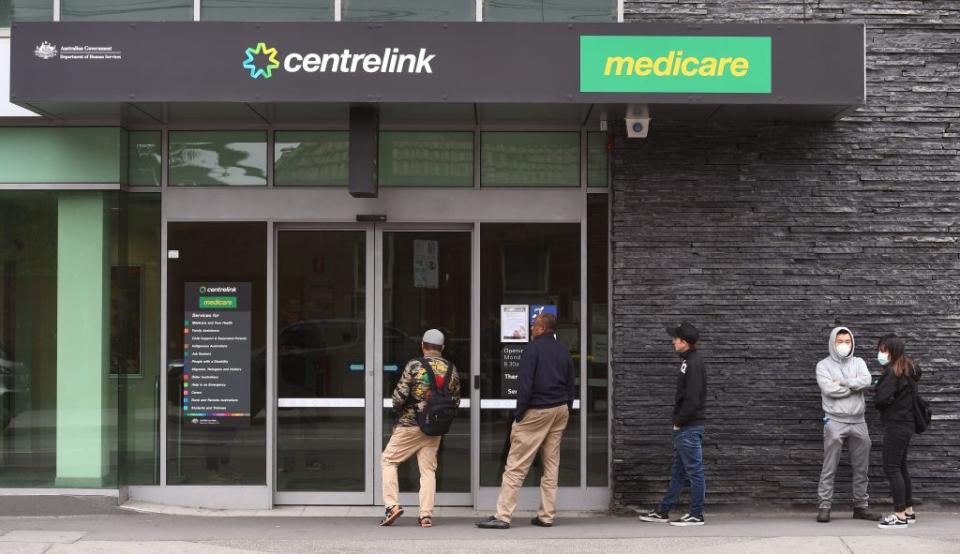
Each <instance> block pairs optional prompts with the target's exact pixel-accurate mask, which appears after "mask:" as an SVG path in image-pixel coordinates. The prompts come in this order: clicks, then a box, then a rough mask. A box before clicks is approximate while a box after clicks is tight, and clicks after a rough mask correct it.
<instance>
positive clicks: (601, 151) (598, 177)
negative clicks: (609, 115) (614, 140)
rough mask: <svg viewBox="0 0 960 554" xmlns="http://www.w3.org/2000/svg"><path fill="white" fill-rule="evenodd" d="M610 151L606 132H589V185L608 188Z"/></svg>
mask: <svg viewBox="0 0 960 554" xmlns="http://www.w3.org/2000/svg"><path fill="white" fill-rule="evenodd" d="M609 164H610V153H609V152H608V151H607V134H606V133H587V186H588V187H598V188H607V168H608V165H609Z"/></svg>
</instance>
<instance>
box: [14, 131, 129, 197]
mask: <svg viewBox="0 0 960 554" xmlns="http://www.w3.org/2000/svg"><path fill="white" fill-rule="evenodd" d="M126 150H127V149H126V134H125V133H124V132H123V131H122V130H121V129H120V128H118V127H0V183H24V184H29V183H83V184H87V183H90V184H93V183H119V182H121V181H122V180H124V179H125V175H124V174H125V171H124V168H125V166H126V159H125V158H126Z"/></svg>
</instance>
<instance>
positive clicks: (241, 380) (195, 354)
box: [181, 283, 251, 426]
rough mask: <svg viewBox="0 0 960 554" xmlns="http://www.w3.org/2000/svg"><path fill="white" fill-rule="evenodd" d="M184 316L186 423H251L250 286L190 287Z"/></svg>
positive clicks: (195, 284)
mask: <svg viewBox="0 0 960 554" xmlns="http://www.w3.org/2000/svg"><path fill="white" fill-rule="evenodd" d="M185 287H186V288H185V290H184V314H183V389H182V391H183V392H182V394H181V398H182V406H181V408H182V412H183V421H184V423H186V424H189V425H228V426H238V425H249V423H250V365H251V363H250V361H251V359H250V320H251V316H250V307H251V306H250V303H251V293H250V283H187V284H186V285H185Z"/></svg>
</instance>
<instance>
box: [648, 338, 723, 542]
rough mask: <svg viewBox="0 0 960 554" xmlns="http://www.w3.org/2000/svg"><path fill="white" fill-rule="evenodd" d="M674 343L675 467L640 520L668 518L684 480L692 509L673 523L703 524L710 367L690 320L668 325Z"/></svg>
mask: <svg viewBox="0 0 960 554" xmlns="http://www.w3.org/2000/svg"><path fill="white" fill-rule="evenodd" d="M667 334H669V335H670V336H671V337H672V338H673V347H674V349H675V350H676V351H677V353H678V354H680V357H681V358H683V363H682V364H680V373H679V374H678V375H677V394H676V397H675V399H674V405H673V469H672V472H671V476H670V487H669V488H668V489H667V494H666V495H664V497H663V500H662V501H661V502H660V506H658V507H657V509H655V510H652V511H650V512H648V513H646V514H643V515H641V516H640V521H648V522H665V521H668V520H669V517H670V508H672V507H673V505H674V504H676V502H677V500H678V499H679V497H680V489H681V488H682V487H683V483H684V481H687V482H689V483H690V510H689V511H688V512H687V513H686V514H684V515H683V517H681V518H679V519H675V520H673V521H671V522H670V525H676V526H678V527H686V526H692V525H703V524H704V519H703V502H704V496H705V492H706V483H705V480H704V477H703V448H702V443H703V424H704V422H705V419H706V417H705V416H706V405H707V368H706V366H705V365H704V363H703V360H702V359H701V358H700V353H699V352H697V347H696V345H697V339H698V338H700V332H699V331H697V328H696V327H694V326H693V325H692V324H691V323H690V322H688V321H684V322H683V323H680V324H678V325H672V326H669V327H667Z"/></svg>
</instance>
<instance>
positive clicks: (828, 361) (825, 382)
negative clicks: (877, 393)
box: [817, 327, 873, 424]
mask: <svg viewBox="0 0 960 554" xmlns="http://www.w3.org/2000/svg"><path fill="white" fill-rule="evenodd" d="M840 331H846V332H848V333H850V340H851V343H852V344H851V348H850V353H849V354H847V355H846V356H845V357H840V354H838V353H837V334H838V333H839V332H840ZM856 348H857V342H856V340H854V338H853V333H851V332H850V329H847V328H846V327H836V328H834V330H833V331H831V332H830V342H829V343H828V344H827V351H828V352H830V355H829V356H827V357H826V358H824V359H822V360H820V362H819V363H818V364H817V384H818V385H820V396H821V398H822V399H823V412H824V414H826V416H827V417H828V418H830V419H831V420H833V421H838V422H840V423H850V424H856V423H863V422H864V419H863V413H864V411H865V410H866V403H865V402H864V400H863V391H864V389H866V388H867V387H869V386H870V383H871V382H872V381H873V377H872V376H871V375H870V371H869V370H868V369H867V364H866V362H864V361H863V359H862V358H857V357H855V356H854V355H853V353H854V351H855V350H856ZM834 381H836V382H834Z"/></svg>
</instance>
